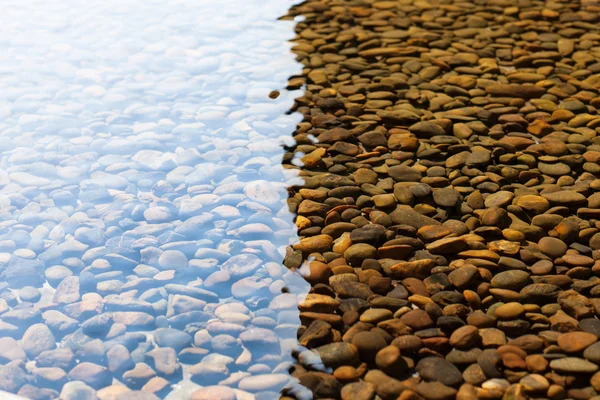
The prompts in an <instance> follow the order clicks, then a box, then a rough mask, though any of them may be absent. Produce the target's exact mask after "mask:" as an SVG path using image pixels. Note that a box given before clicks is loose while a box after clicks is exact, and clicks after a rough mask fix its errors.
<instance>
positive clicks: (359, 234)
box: [285, 0, 600, 400]
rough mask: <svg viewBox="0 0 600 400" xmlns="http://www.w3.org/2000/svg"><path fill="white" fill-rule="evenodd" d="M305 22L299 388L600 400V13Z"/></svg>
mask: <svg viewBox="0 0 600 400" xmlns="http://www.w3.org/2000/svg"><path fill="white" fill-rule="evenodd" d="M297 16H302V17H303V18H304V19H303V21H300V22H298V23H297V25H296V34H297V35H296V38H295V39H294V41H293V43H294V47H293V51H294V53H295V54H296V56H297V59H298V60H299V61H300V62H301V63H302V64H303V66H304V69H303V71H302V74H298V75H295V76H292V77H291V78H290V80H289V84H288V85H289V88H300V87H304V88H305V89H306V91H305V94H304V95H303V96H302V97H300V98H298V99H297V100H296V105H295V106H294V110H295V111H297V112H300V113H302V114H303V115H304V119H303V121H302V122H301V123H300V124H299V126H298V129H297V131H296V133H295V139H296V145H295V146H294V147H291V148H290V149H289V151H288V152H287V153H286V156H285V163H286V166H287V168H289V169H292V170H298V171H299V172H300V176H301V177H302V178H304V181H305V182H304V184H303V185H301V186H296V187H295V188H294V190H293V193H291V195H290V200H289V204H290V207H291V209H292V210H294V211H295V212H296V213H297V218H296V226H297V227H298V230H299V236H300V240H299V242H298V243H296V244H294V245H293V246H292V247H291V248H290V249H289V250H288V254H287V257H286V261H285V263H286V265H287V266H288V267H290V268H292V269H296V270H297V271H299V272H300V273H302V274H303V275H304V276H305V278H306V279H307V281H308V282H309V283H310V284H311V286H312V289H311V293H310V294H309V295H308V297H307V298H306V300H305V301H304V303H302V304H301V305H300V311H301V313H300V319H301V322H302V324H303V326H302V327H301V329H300V331H299V334H298V337H299V341H300V345H301V346H303V349H301V350H299V351H298V352H297V354H296V356H297V363H296V365H295V369H294V371H293V373H292V375H293V376H294V377H296V378H297V379H299V381H300V382H301V383H302V384H303V385H304V386H305V387H307V388H308V389H309V390H310V391H312V393H313V394H314V398H323V399H324V398H340V397H341V399H343V400H351V399H368V400H371V399H401V400H408V399H431V400H438V399H439V400H441V399H453V398H459V399H462V400H466V399H501V398H502V399H505V400H508V399H526V398H547V399H566V398H570V399H590V398H600V397H596V396H598V393H599V392H600V372H598V370H599V366H600V343H599V342H598V338H599V336H600V320H599V319H598V315H600V279H599V278H598V277H599V276H600V179H599V178H600V162H599V161H600V115H599V114H598V108H600V23H599V22H600V4H598V3H596V2H593V1H539V0H519V1H514V0H488V1H460V0H456V1H453V0H440V1H434V0H397V1H366V0H365V1H361V0H356V1H352V0H348V1H341V0H309V1H307V2H305V3H302V4H301V5H298V6H297V7H293V8H292V10H291V11H290V15H289V18H292V17H297ZM596 288H598V289H596ZM317 356H320V358H319V357H317Z"/></svg>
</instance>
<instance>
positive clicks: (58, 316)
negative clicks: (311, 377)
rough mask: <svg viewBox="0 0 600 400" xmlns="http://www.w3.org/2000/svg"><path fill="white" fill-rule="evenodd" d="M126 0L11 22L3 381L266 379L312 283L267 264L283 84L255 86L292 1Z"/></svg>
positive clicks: (37, 392)
mask: <svg viewBox="0 0 600 400" xmlns="http://www.w3.org/2000/svg"><path fill="white" fill-rule="evenodd" d="M136 3H137V2H130V3H127V4H122V5H121V6H119V7H118V11H116V10H115V9H114V7H113V5H111V4H104V3H102V2H96V3H94V8H92V9H91V11H90V10H89V9H88V6H90V5H89V4H83V3H78V4H74V3H72V2H64V3H60V4H52V5H49V6H48V7H50V8H51V10H50V11H49V17H47V16H45V15H37V14H43V13H42V12H40V10H39V8H38V6H36V7H35V10H32V12H33V11H35V13H36V16H35V17H31V18H30V19H23V20H22V21H21V20H19V24H18V27H19V29H20V31H19V34H18V35H15V36H14V38H12V37H11V38H8V39H7V42H8V43H7V46H8V48H9V49H8V50H7V52H6V54H13V55H14V59H15V63H17V65H20V64H18V61H19V60H21V59H22V60H25V62H26V64H27V65H26V66H25V67H24V69H25V71H26V72H25V73H24V74H26V78H23V82H22V84H21V81H20V80H19V79H18V78H15V77H14V76H13V74H15V75H17V74H18V73H20V70H19V68H16V70H15V71H13V70H11V71H10V74H9V73H3V74H2V75H1V76H0V86H1V87H3V88H5V89H6V90H3V91H2V95H1V101H0V115H1V117H2V118H1V121H0V398H2V399H4V398H5V397H4V396H5V393H6V392H10V393H15V394H18V395H20V396H23V397H25V398H28V399H33V400H42V399H58V398H60V399H61V400H96V399H99V400H121V399H127V400H142V399H143V400H156V399H158V398H167V399H175V400H182V399H193V400H215V399H223V400H227V399H236V400H252V399H254V398H256V397H258V398H262V399H273V398H278V395H279V392H280V390H281V388H282V387H283V386H285V385H286V384H287V382H288V380H290V376H289V374H288V373H287V371H288V369H289V365H290V364H291V362H292V358H291V355H290V353H291V350H290V347H293V346H294V345H295V344H296V343H297V341H296V338H295V335H296V331H297V329H298V326H299V322H298V305H297V303H296V298H295V295H294V294H293V293H292V292H293V291H294V290H295V289H299V288H301V287H302V285H304V287H305V288H306V289H305V291H307V290H308V289H307V288H308V286H309V285H308V284H307V283H306V282H305V281H303V280H302V279H301V278H300V277H298V276H297V274H294V273H292V272H290V271H288V269H286V268H285V267H284V266H283V265H282V261H283V258H284V253H285V246H286V245H287V244H288V243H289V241H290V238H293V237H295V234H296V231H295V227H294V223H293V215H292V214H291V213H290V212H289V211H288V208H287V205H286V201H287V191H286V188H287V184H286V183H285V182H286V179H288V178H287V177H286V176H284V172H285V171H284V169H283V168H282V165H281V158H282V155H283V152H284V150H283V149H282V147H281V146H280V144H279V143H280V141H281V140H283V139H286V138H287V139H288V140H289V139H290V138H291V134H292V132H293V130H294V129H295V126H296V124H297V123H298V121H299V118H298V117H296V116H291V115H286V114H285V113H286V112H287V111H288V110H289V108H290V106H291V105H292V104H293V97H294V96H295V95H294V94H293V93H291V92H287V94H282V95H281V96H279V97H278V98H277V99H270V98H269V97H268V94H269V93H270V92H271V90H272V88H273V87H281V86H283V85H285V83H286V82H287V79H288V77H289V76H290V74H292V73H293V72H294V71H295V70H296V66H297V65H298V64H297V63H296V62H295V61H294V57H293V55H292V54H291V53H290V51H289V46H288V43H287V41H286V40H285V39H286V35H288V36H290V37H291V36H292V34H293V29H292V23H291V22H290V23H282V22H277V21H276V18H277V17H278V16H279V15H281V14H283V13H285V12H286V11H287V8H288V6H287V5H285V4H282V3H281V2H280V1H279V0H275V1H272V0H269V1H267V2H265V1H261V2H260V4H261V5H265V7H266V8H267V9H268V11H264V10H262V9H261V8H259V7H256V2H246V1H244V2H241V3H242V4H238V3H240V2H239V1H231V0H226V1H222V2H221V1H220V2H218V3H214V4H213V3H212V2H201V3H202V4H200V10H201V11H204V13H201V14H197V13H196V11H197V10H196V9H193V8H192V10H194V12H186V11H187V10H189V9H190V7H191V6H190V4H192V5H194V6H197V4H196V3H198V2H181V4H179V5H178V6H177V7H173V6H172V5H171V4H167V3H164V2H153V3H152V4H150V3H148V4H144V7H143V8H144V9H143V10H140V9H138V8H137V6H136ZM183 3H186V4H183ZM99 5H100V6H102V7H104V8H106V9H104V8H102V10H98V9H97V8H98V7H99ZM146 6H147V7H148V8H146ZM188 6H190V7H188ZM25 7H27V6H25ZM39 7H40V8H42V9H43V7H44V5H43V4H39ZM223 7H224V8H225V9H227V10H228V12H227V15H223V13H222V8H223ZM15 8H18V7H16V6H15ZM11 10H12V8H11ZM113 12H118V14H117V17H115V15H113ZM207 14H212V15H213V17H214V18H208V17H207ZM64 15H70V16H72V18H68V19H65V23H67V22H68V21H70V20H73V21H77V22H76V23H73V25H72V26H71V25H69V26H68V29H67V28H65V29H62V28H61V27H60V26H62V25H61V24H62V22H61V21H63V18H62V16H64ZM124 16H125V17H126V18H125V17H124ZM147 17H148V18H147ZM27 18H29V17H27ZM152 18H158V21H157V22H156V25H157V26H155V24H154V22H151V21H153V19H152ZM196 18H201V20H200V19H198V20H197V19H196ZM27 21H32V25H34V26H35V31H34V32H35V34H30V31H29V30H27V29H24V31H23V32H21V22H23V24H24V25H27V24H26V22H27ZM81 21H83V22H81ZM122 21H127V23H126V24H122ZM168 21H171V22H170V23H167V22H168ZM114 24H116V26H115V27H114V29H113V25H114ZM224 26H227V29H225V28H223V27H224ZM157 27H158V29H157V30H155V28H157ZM197 27H199V29H200V30H206V32H205V33H203V34H202V35H201V37H199V35H198V31H197V29H196V28H197ZM241 27H243V28H241ZM152 32H155V33H156V32H158V34H154V33H152ZM71 35H74V36H77V39H81V40H82V41H83V43H80V41H78V40H73V38H72V37H71ZM30 36H33V37H35V38H40V40H37V39H36V40H31V41H30V40H28V38H29V37H30ZM273 36H275V37H279V38H280V40H276V41H273V40H271V38H272V37H273ZM42 37H43V38H46V37H47V38H49V39H48V40H49V41H50V42H52V43H54V41H55V42H56V43H55V44H53V45H49V44H48V43H47V41H45V40H41V38H42ZM12 39H14V42H15V43H16V45H13V41H12ZM67 43H68V44H67ZM263 44H264V45H263ZM123 46H125V47H126V48H127V51H126V53H127V55H128V57H129V58H128V59H126V60H123V58H122V57H121V56H118V57H116V56H115V54H114V53H115V52H117V53H119V52H120V51H121V50H119V49H123ZM248 47H251V48H252V49H253V50H254V51H252V52H251V51H247V49H248ZM65 49H67V50H65ZM88 51H89V53H88ZM23 54H26V55H27V56H21V55H23ZM119 54H120V53H119ZM17 55H18V56H17ZM92 55H93V56H92ZM11 57H12V56H11ZM88 59H90V60H97V59H99V60H101V62H99V63H96V62H88V61H85V60H88ZM38 60H40V61H39V64H37V63H36V62H37V61H38ZM136 60H137V61H136ZM71 62H72V64H70V63H71ZM55 64H58V65H59V66H60V68H57V69H56V70H50V71H47V69H48V65H55ZM11 65H12V64H11ZM33 66H35V68H33ZM95 67H97V69H96V68H95ZM11 68H13V67H11ZM32 69H33V71H30V70H32ZM7 71H8V70H7ZM40 71H41V72H40ZM17 76H18V75H17ZM7 82H8V83H7ZM278 85H279V86H278ZM8 88H10V90H9V89H8ZM82 93H83V94H82ZM292 175H293V174H292ZM294 277H296V278H297V280H298V284H297V285H293V284H292V282H291V280H292V279H293V278H294ZM283 288H287V289H285V291H286V292H287V293H282V291H283ZM286 341H287V342H289V345H288V344H287V342H286Z"/></svg>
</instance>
